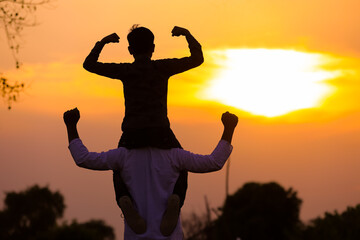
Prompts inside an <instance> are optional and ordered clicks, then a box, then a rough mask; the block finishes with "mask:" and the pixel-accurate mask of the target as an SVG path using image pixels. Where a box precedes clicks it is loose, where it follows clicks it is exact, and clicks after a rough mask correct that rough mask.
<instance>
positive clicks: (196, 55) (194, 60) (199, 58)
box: [171, 26, 204, 74]
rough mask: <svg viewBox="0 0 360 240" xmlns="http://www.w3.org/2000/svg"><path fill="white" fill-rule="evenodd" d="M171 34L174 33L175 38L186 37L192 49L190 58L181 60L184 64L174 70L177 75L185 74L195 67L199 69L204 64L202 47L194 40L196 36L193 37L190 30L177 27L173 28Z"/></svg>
mask: <svg viewBox="0 0 360 240" xmlns="http://www.w3.org/2000/svg"><path fill="white" fill-rule="evenodd" d="M171 33H172V36H173V37H174V36H175V37H179V36H185V38H186V41H187V42H188V44H189V49H190V53H191V55H190V57H186V58H182V59H180V60H181V61H182V62H180V63H176V66H177V68H178V69H174V70H175V74H176V73H180V72H184V71H186V70H189V69H191V68H194V67H197V66H199V65H201V64H202V63H203V62H204V57H203V52H202V49H201V45H200V43H199V42H198V41H197V40H196V39H195V38H194V36H193V35H191V33H190V31H189V30H187V29H185V28H182V27H178V26H175V27H174V28H173V30H172V31H171Z"/></svg>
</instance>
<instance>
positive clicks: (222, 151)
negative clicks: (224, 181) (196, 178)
mask: <svg viewBox="0 0 360 240" xmlns="http://www.w3.org/2000/svg"><path fill="white" fill-rule="evenodd" d="M221 121H222V123H223V125H224V131H223V134H222V137H221V140H220V142H219V143H218V145H217V146H216V148H215V149H214V151H213V152H212V153H211V154H210V155H200V154H194V153H191V152H189V151H184V150H178V151H177V153H178V155H177V157H176V158H175V159H176V161H175V163H174V164H175V167H176V168H178V169H180V170H187V171H190V172H196V173H205V172H212V171H218V170H220V169H221V168H222V167H223V166H224V164H225V162H226V160H227V159H228V158H229V156H230V154H231V152H232V146H231V141H232V137H233V134H234V130H235V127H236V125H237V123H238V117H237V116H236V115H234V114H231V113H229V112H226V113H223V115H222V117H221Z"/></svg>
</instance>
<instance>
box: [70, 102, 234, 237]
mask: <svg viewBox="0 0 360 240" xmlns="http://www.w3.org/2000/svg"><path fill="white" fill-rule="evenodd" d="M63 117H64V122H65V124H66V127H67V133H68V140H69V149H70V152H71V155H72V157H73V159H74V160H75V163H76V164H77V165H78V166H80V167H83V168H88V169H93V170H117V171H120V172H121V175H122V177H123V179H124V181H125V183H126V185H127V186H128V189H129V191H130V193H131V195H132V197H133V201H134V204H135V206H136V207H137V209H138V211H139V214H140V215H141V216H143V217H144V219H145V220H146V222H147V229H146V231H145V232H144V233H142V234H136V233H134V232H133V231H132V230H130V229H129V228H128V225H127V224H126V222H125V233H124V239H125V240H126V239H183V233H182V228H181V223H180V218H179V217H178V220H177V224H176V227H175V230H174V231H173V232H172V233H171V234H170V235H169V236H168V237H166V236H164V235H163V234H162V233H161V231H160V228H159V225H160V224H161V221H162V213H163V212H164V211H165V209H166V207H167V200H168V198H169V196H170V195H171V194H172V192H173V188H174V185H175V183H176V181H177V179H178V177H179V174H180V172H181V171H184V170H185V171H190V172H196V173H205V172H212V171H217V170H220V169H221V168H222V167H223V165H224V164H225V162H226V160H227V159H228V157H229V156H230V154H231V151H232V146H231V140H232V136H233V133H234V130H235V127H236V125H237V122H238V118H237V117H236V116H235V115H233V114H231V113H229V112H226V113H224V114H223V115H222V117H221V121H222V123H223V125H224V130H223V134H222V136H221V139H220V141H219V143H218V145H217V146H216V148H215V149H214V151H213V152H212V153H211V154H209V155H199V154H194V153H191V152H188V151H185V150H183V149H180V148H171V149H159V148H154V147H143V148H136V149H127V148H124V147H119V148H117V149H113V150H110V151H107V152H101V153H96V152H89V151H88V149H87V148H86V147H85V146H84V145H83V143H82V141H81V140H80V138H79V134H78V131H77V123H78V121H79V119H80V112H79V111H78V109H72V110H69V111H67V112H65V113H64V116H63Z"/></svg>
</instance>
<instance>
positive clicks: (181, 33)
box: [171, 26, 190, 37]
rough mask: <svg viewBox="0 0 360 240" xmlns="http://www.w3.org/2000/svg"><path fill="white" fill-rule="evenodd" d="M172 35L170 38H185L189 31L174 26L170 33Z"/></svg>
mask: <svg viewBox="0 0 360 240" xmlns="http://www.w3.org/2000/svg"><path fill="white" fill-rule="evenodd" d="M171 33H172V36H176V37H178V36H186V35H187V34H189V33H190V32H189V30H187V29H185V28H182V27H178V26H175V27H174V28H173V30H172V31H171Z"/></svg>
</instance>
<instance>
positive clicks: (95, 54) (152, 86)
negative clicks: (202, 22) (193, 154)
mask: <svg viewBox="0 0 360 240" xmlns="http://www.w3.org/2000/svg"><path fill="white" fill-rule="evenodd" d="M187 41H188V44H189V49H190V53H191V55H190V56H189V57H184V58H173V59H162V60H151V59H145V60H141V61H138V60H136V61H134V62H133V63H102V62H99V61H98V58H99V55H100V52H101V51H102V49H103V47H104V43H102V42H97V43H96V44H95V47H94V48H93V49H92V51H91V52H90V54H89V55H88V56H87V58H86V59H85V61H84V64H83V66H84V68H85V69H86V70H88V71H89V72H92V73H96V74H98V75H101V76H105V77H109V78H113V79H119V80H121V81H122V83H123V89H124V98H125V117H124V120H123V123H122V130H123V131H126V130H128V129H139V128H154V127H170V123H169V119H168V117H167V92H168V79H169V78H170V77H171V76H172V75H175V74H178V73H181V72H184V71H187V70H189V69H191V68H194V67H197V66H199V65H200V64H201V63H202V62H203V54H202V50H201V45H200V44H199V43H198V42H197V41H196V40H195V38H193V37H190V38H187Z"/></svg>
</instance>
